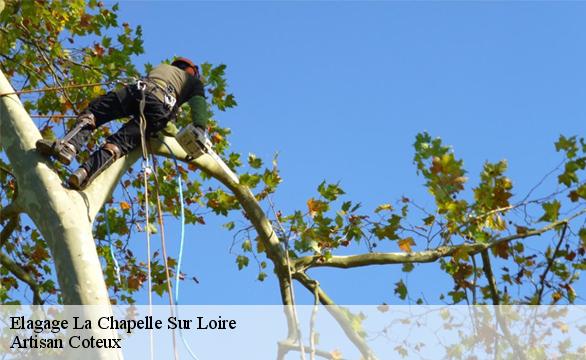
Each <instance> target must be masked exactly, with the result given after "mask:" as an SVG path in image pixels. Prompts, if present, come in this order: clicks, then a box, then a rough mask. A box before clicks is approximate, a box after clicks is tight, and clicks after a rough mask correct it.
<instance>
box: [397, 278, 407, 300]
mask: <svg viewBox="0 0 586 360" xmlns="http://www.w3.org/2000/svg"><path fill="white" fill-rule="evenodd" d="M395 294H396V295H398V296H399V298H400V299H401V300H405V299H406V298H407V287H406V286H405V283H404V282H403V280H399V281H398V282H397V283H395Z"/></svg>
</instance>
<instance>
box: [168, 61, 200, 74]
mask: <svg viewBox="0 0 586 360" xmlns="http://www.w3.org/2000/svg"><path fill="white" fill-rule="evenodd" d="M171 65H173V66H176V67H178V68H181V69H183V70H185V71H187V72H188V73H190V74H191V75H192V76H195V77H199V68H198V67H197V65H195V64H194V63H193V61H191V60H189V59H188V58H184V57H178V58H176V59H175V60H173V62H172V63H171Z"/></svg>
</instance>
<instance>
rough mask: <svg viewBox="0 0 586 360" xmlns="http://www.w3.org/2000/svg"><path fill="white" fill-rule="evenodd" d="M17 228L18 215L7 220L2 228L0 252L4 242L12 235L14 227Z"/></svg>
mask: <svg viewBox="0 0 586 360" xmlns="http://www.w3.org/2000/svg"><path fill="white" fill-rule="evenodd" d="M17 226H18V215H14V216H13V217H11V218H10V219H9V220H8V223H6V225H5V226H4V227H3V228H2V231H1V232H0V250H1V249H2V247H3V246H4V244H5V243H6V240H8V238H9V237H10V235H12V233H13V232H14V230H15V229H16V227H17Z"/></svg>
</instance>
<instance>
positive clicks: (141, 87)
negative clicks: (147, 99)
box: [136, 80, 147, 92]
mask: <svg viewBox="0 0 586 360" xmlns="http://www.w3.org/2000/svg"><path fill="white" fill-rule="evenodd" d="M136 88H137V89H138V91H143V92H144V91H145V90H146V88H147V84H146V82H144V81H142V80H136Z"/></svg>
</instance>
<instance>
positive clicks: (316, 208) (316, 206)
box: [307, 198, 328, 217]
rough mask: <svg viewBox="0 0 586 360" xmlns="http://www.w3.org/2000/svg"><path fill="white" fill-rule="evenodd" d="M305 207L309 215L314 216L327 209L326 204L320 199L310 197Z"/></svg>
mask: <svg viewBox="0 0 586 360" xmlns="http://www.w3.org/2000/svg"><path fill="white" fill-rule="evenodd" d="M307 208H308V209H309V215H311V217H314V216H315V215H316V214H317V213H320V212H324V211H326V210H327V209H328V204H326V203H325V202H323V201H321V200H315V199H314V198H311V199H309V200H307Z"/></svg>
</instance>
